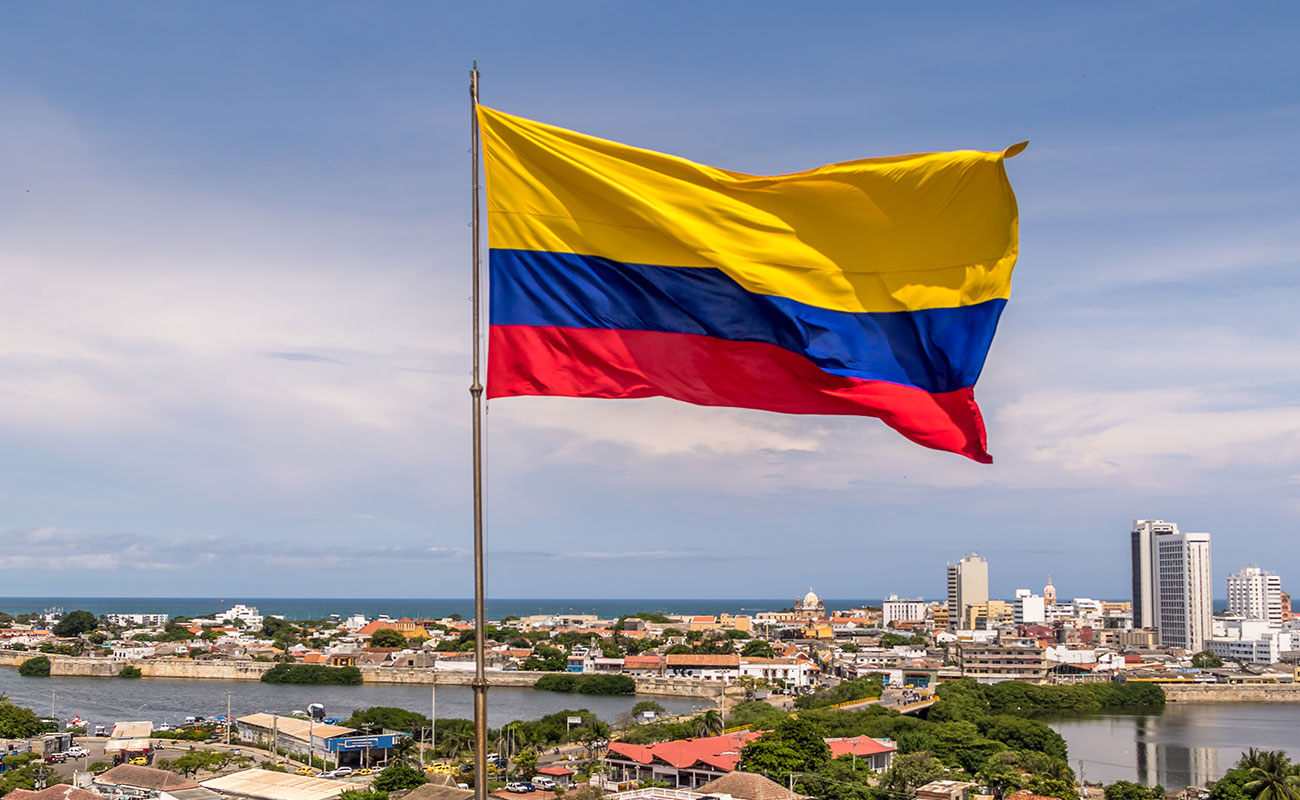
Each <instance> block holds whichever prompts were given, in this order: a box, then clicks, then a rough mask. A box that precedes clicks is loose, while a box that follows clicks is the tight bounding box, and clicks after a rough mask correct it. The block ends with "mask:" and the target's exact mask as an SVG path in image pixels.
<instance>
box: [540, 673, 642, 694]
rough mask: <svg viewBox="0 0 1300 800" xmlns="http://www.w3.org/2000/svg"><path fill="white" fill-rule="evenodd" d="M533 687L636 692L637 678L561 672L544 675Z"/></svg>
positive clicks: (594, 691) (552, 689)
mask: <svg viewBox="0 0 1300 800" xmlns="http://www.w3.org/2000/svg"><path fill="white" fill-rule="evenodd" d="M533 688H534V689H542V690H545V691H548V692H569V693H572V694H633V693H635V692H636V679H634V678H633V677H632V676H630V675H578V674H571V673H561V674H555V675H543V676H542V677H540V678H538V679H537V683H535V684H533Z"/></svg>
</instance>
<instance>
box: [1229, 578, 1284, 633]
mask: <svg viewBox="0 0 1300 800" xmlns="http://www.w3.org/2000/svg"><path fill="white" fill-rule="evenodd" d="M1228 613H1230V614H1236V615H1237V616H1239V617H1242V618H1244V619H1259V620H1266V621H1268V622H1271V623H1273V624H1274V625H1281V624H1282V578H1281V577H1279V576H1277V575H1274V574H1273V573H1271V572H1265V571H1264V570H1262V569H1260V568H1259V567H1256V566H1254V565H1251V566H1248V567H1242V568H1241V569H1240V570H1239V571H1237V572H1234V573H1232V574H1231V575H1229V576H1228Z"/></svg>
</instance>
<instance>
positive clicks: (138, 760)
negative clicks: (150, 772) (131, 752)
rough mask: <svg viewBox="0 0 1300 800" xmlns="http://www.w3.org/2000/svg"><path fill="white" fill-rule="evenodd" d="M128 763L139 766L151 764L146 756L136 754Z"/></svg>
mask: <svg viewBox="0 0 1300 800" xmlns="http://www.w3.org/2000/svg"><path fill="white" fill-rule="evenodd" d="M127 763H128V764H134V765H136V766H137V767H147V766H149V759H147V758H145V757H144V756H136V757H135V758H133V759H131V760H130V761H128V762H127Z"/></svg>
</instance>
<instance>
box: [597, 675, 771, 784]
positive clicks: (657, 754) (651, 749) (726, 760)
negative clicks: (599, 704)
mask: <svg viewBox="0 0 1300 800" xmlns="http://www.w3.org/2000/svg"><path fill="white" fill-rule="evenodd" d="M670 657H671V656H670ZM759 736H760V734H758V733H755V732H753V731H749V732H746V733H733V734H728V735H726V736H709V737H706V738H703V739H678V740H677V741H675V742H657V743H655V744H627V743H626V742H611V743H610V745H609V752H610V753H611V754H615V755H621V756H623V757H624V758H629V759H631V760H633V761H636V762H637V763H639V764H652V763H654V762H655V761H659V762H660V763H663V764H668V765H670V766H673V767H676V768H678V769H685V768H687V767H691V766H693V765H695V764H705V765H707V766H711V767H714V768H716V769H721V770H724V771H726V772H730V771H731V770H733V769H735V768H736V764H737V763H739V761H740V751H741V748H743V747H744V746H745V745H746V744H748V743H749V742H751V741H753V740H754V739H757V738H758V737H759Z"/></svg>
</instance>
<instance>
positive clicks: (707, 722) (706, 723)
mask: <svg viewBox="0 0 1300 800" xmlns="http://www.w3.org/2000/svg"><path fill="white" fill-rule="evenodd" d="M722 731H723V724H722V714H720V713H718V710H717V709H716V708H710V709H709V710H708V711H705V712H704V713H703V714H702V715H700V717H699V718H698V719H697V720H696V722H695V735H696V736H718V735H721V733H722Z"/></svg>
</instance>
